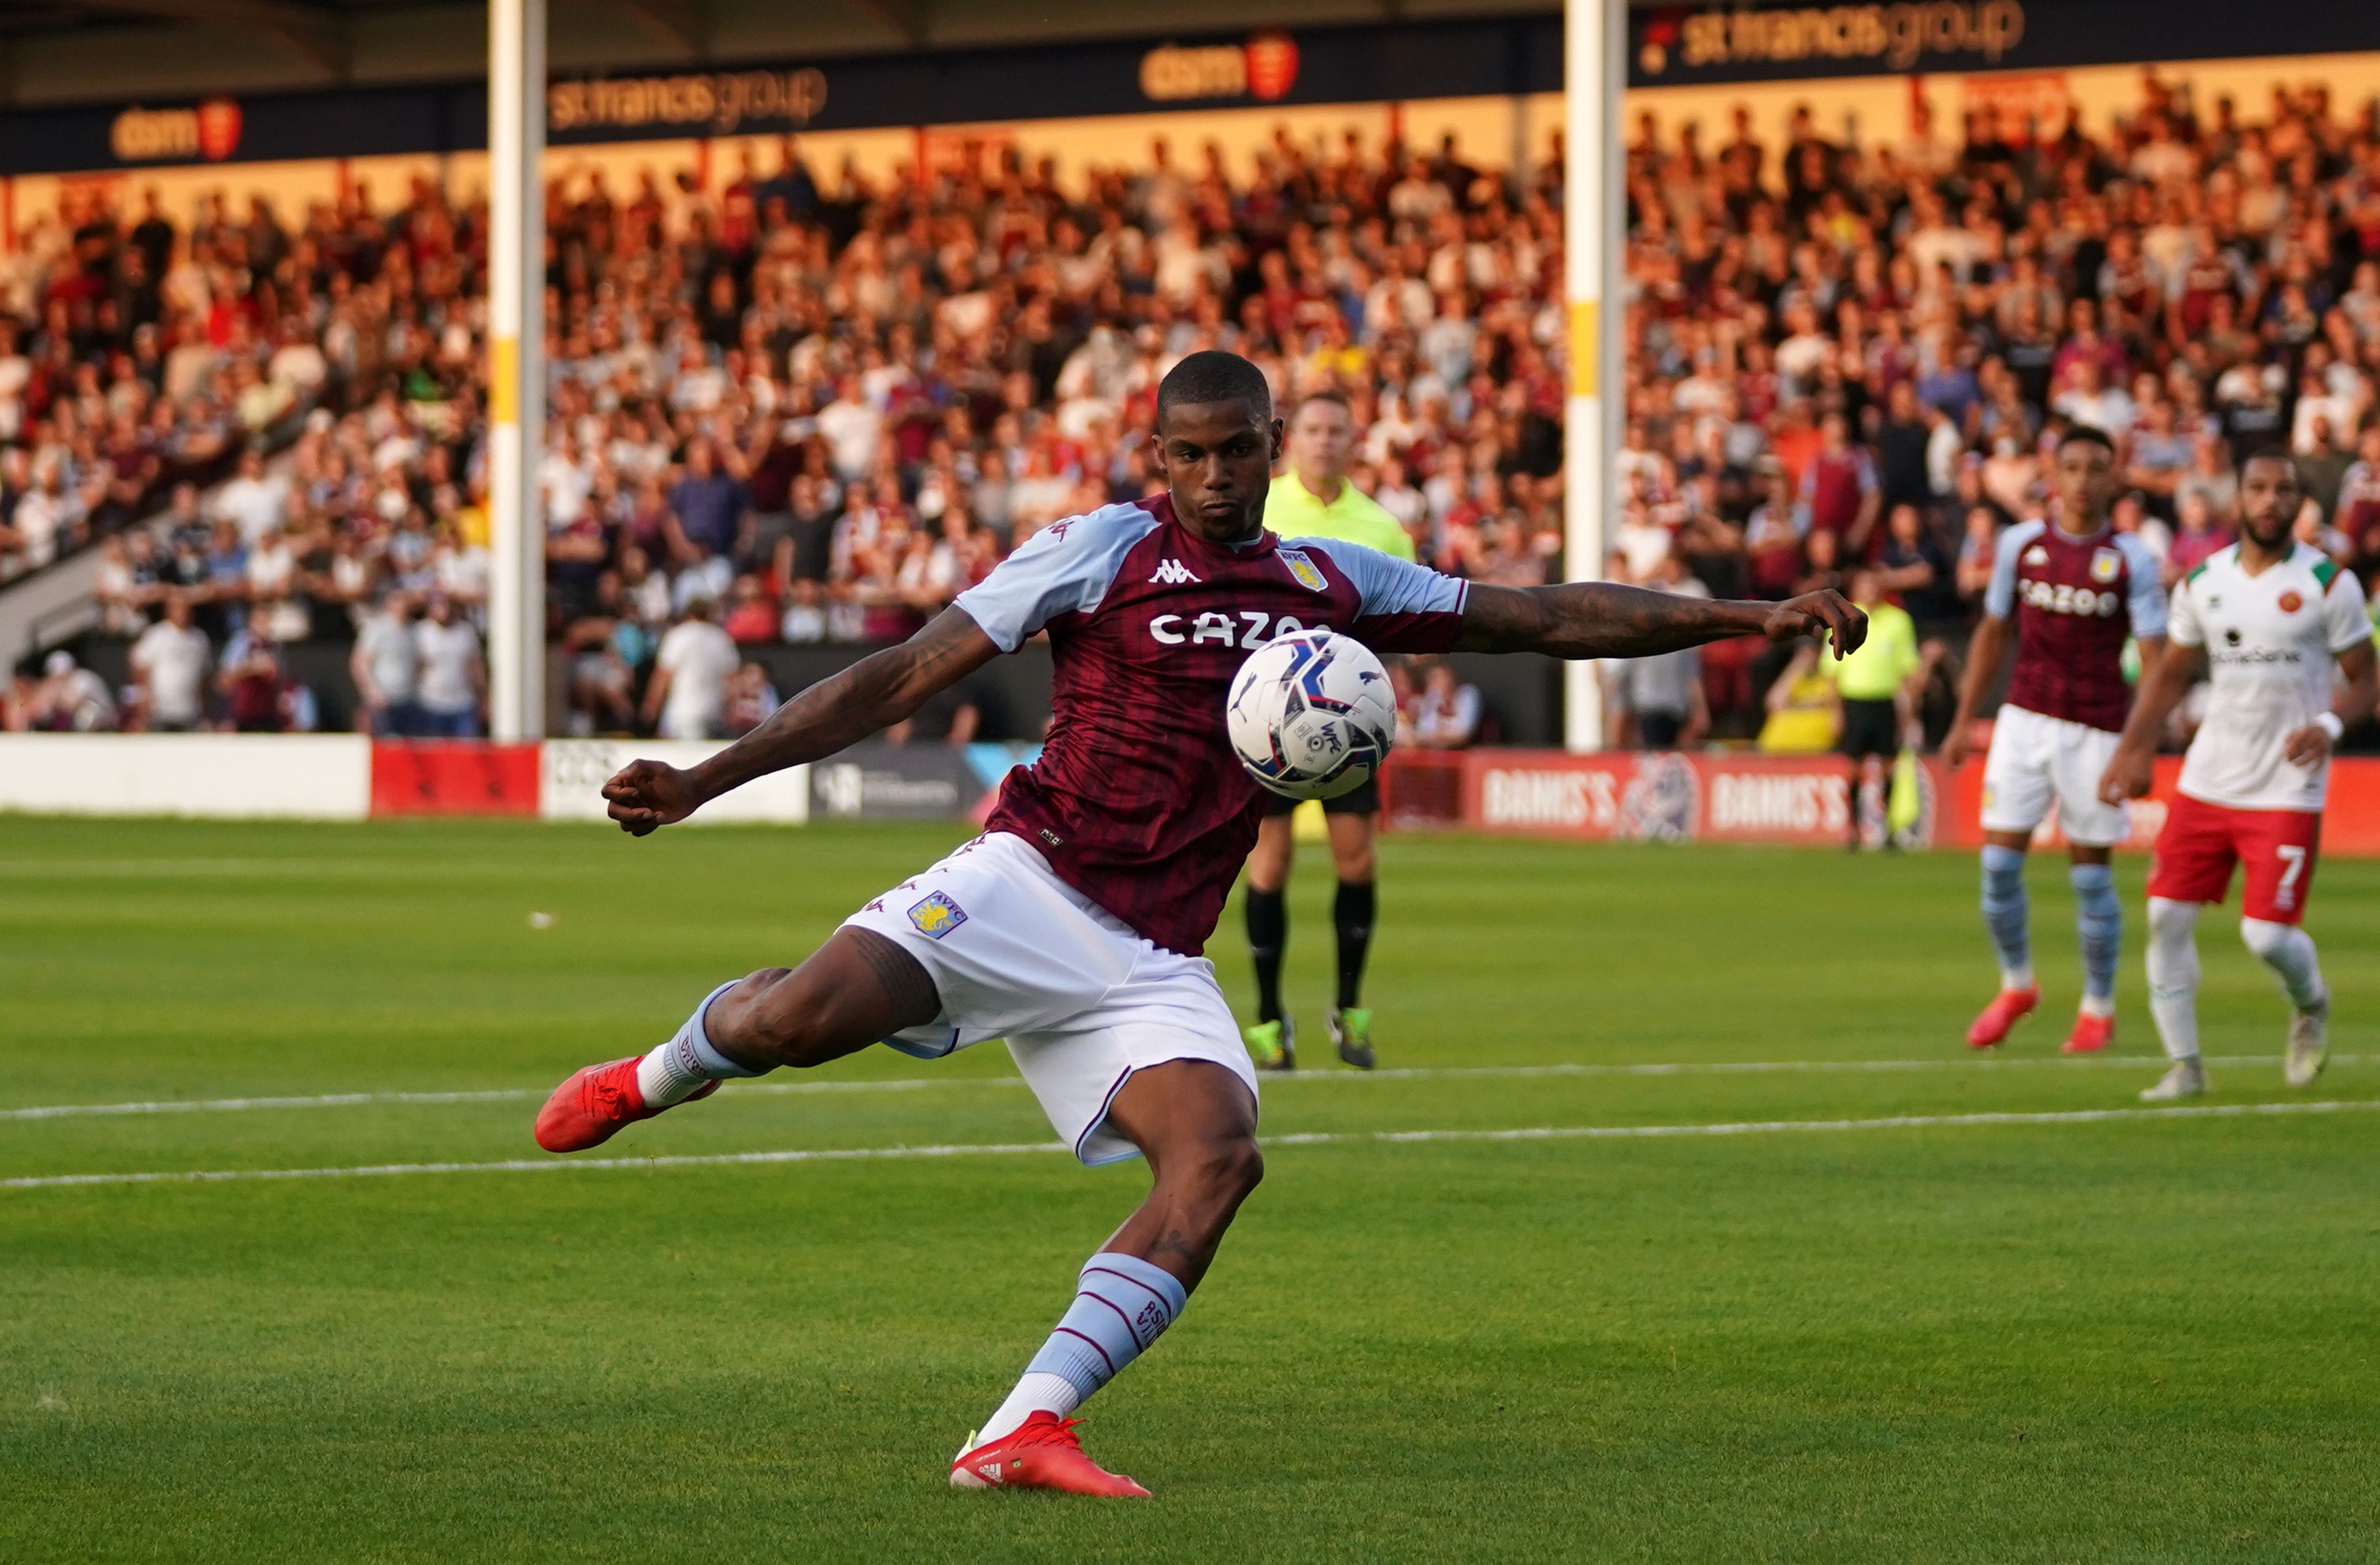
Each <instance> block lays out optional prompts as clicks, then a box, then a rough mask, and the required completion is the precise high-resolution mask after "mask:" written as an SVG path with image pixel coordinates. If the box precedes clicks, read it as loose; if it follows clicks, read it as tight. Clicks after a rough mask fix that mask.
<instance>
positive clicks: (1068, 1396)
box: [975, 1370, 1083, 1446]
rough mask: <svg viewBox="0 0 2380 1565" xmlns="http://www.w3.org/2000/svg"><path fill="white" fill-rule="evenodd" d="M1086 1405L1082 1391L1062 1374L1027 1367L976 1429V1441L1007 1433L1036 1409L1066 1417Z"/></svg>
mask: <svg viewBox="0 0 2380 1565" xmlns="http://www.w3.org/2000/svg"><path fill="white" fill-rule="evenodd" d="M1082 1405H1083V1393H1082V1392H1081V1391H1079V1390H1077V1389H1075V1383H1074V1382H1073V1381H1072V1380H1069V1379H1067V1378H1066V1377H1064V1376H1062V1375H1050V1374H1046V1373H1044V1372H1042V1371H1040V1370H1028V1371H1026V1376H1025V1378H1023V1379H1022V1380H1019V1381H1018V1382H1017V1383H1016V1389H1014V1390H1013V1391H1011V1392H1009V1393H1008V1400H1007V1401H1004V1402H1002V1403H1001V1404H1000V1406H999V1407H998V1408H997V1409H995V1410H994V1411H993V1413H992V1415H991V1420H990V1423H987V1424H986V1425H984V1426H983V1427H982V1428H980V1429H978V1430H977V1431H976V1437H975V1443H976V1444H977V1445H979V1446H988V1445H990V1444H991V1442H992V1441H994V1440H997V1439H999V1438H1002V1436H1004V1435H1009V1434H1013V1433H1014V1432H1015V1431H1016V1430H1018V1429H1020V1428H1022V1427H1023V1426H1024V1424H1025V1421H1026V1419H1028V1418H1030V1417H1032V1416H1033V1415H1034V1414H1035V1413H1056V1414H1057V1415H1058V1416H1059V1417H1061V1418H1063V1417H1065V1416H1066V1415H1067V1414H1068V1413H1072V1412H1074V1411H1075V1409H1076V1408H1078V1407H1080V1406H1082Z"/></svg>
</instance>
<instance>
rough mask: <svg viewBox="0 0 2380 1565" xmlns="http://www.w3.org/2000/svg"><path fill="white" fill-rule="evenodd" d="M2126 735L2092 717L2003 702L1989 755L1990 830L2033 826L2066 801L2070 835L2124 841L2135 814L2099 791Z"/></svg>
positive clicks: (2063, 809)
mask: <svg viewBox="0 0 2380 1565" xmlns="http://www.w3.org/2000/svg"><path fill="white" fill-rule="evenodd" d="M2117 738H2118V735H2116V734H2110V733H2108V732H2107V730H2106V729H2104V728H2093V727H2092V726H2091V725H2090V724H2088V723H2083V722H2067V721H2066V720H2065V719H2063V718H2056V717H2044V716H2043V715H2042V714H2041V713H2039V712H2036V711H2028V710H2025V709H2024V708H2022V707H2011V706H2006V705H2003V706H2002V707H2001V708H2000V711H1999V716H1998V718H1997V719H1995V720H1994V721H1993V723H1992V748H1991V753H1990V755H1988V756H1987V757H1985V760H1984V830H1985V831H2032V830H2033V829H2034V827H2036V826H2039V825H2040V824H2041V823H2042V821H2043V819H2046V817H2047V816H2048V814H2049V806H2050V802H2051V801H2052V800H2053V799H2054V800H2056V801H2057V804H2058V830H2059V831H2063V832H2065V833H2066V840H2067V841H2068V842H2070V843H2078V844H2080V845H2081V846H2083V847H2092V848H2104V847H2110V846H2113V845H2114V844H2115V843H2120V842H2122V841H2123V840H2124V835H2125V833H2126V831H2129V830H2130V823H2131V817H2130V815H2129V814H2128V812H2127V811H2126V810H2125V808H2124V807H2123V806H2121V805H2111V804H2107V803H2105V802H2103V801H2102V800H2101V799H2100V797H2099V778H2100V774H2101V773H2103V772H2105V771H2106V770H2107V762H2108V761H2110V760H2112V759H2114V758H2115V755H2116V741H2117Z"/></svg>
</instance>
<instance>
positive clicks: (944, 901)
mask: <svg viewBox="0 0 2380 1565" xmlns="http://www.w3.org/2000/svg"><path fill="white" fill-rule="evenodd" d="M909 922H910V923H912V924H915V925H916V926H917V932H918V933H919V934H921V935H930V936H932V937H933V938H934V939H935V940H941V938H942V937H943V936H944V935H947V934H949V933H950V932H951V931H952V930H953V929H955V928H958V927H959V926H960V925H962V924H964V923H965V922H966V910H965V908H963V907H961V906H960V905H959V904H957V903H954V902H953V901H952V900H951V899H950V898H948V897H946V896H944V895H943V894H942V893H941V892H935V893H934V894H933V895H931V896H929V897H928V898H927V899H926V900H925V901H923V902H921V903H919V904H917V906H915V907H913V908H911V909H910V910H909Z"/></svg>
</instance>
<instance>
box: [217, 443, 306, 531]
mask: <svg viewBox="0 0 2380 1565" xmlns="http://www.w3.org/2000/svg"><path fill="white" fill-rule="evenodd" d="M214 514H215V515H216V516H219V517H221V518H223V519H224V520H225V521H229V522H233V523H236V524H237V526H238V528H239V539H240V541H241V542H242V543H245V544H247V545H248V546H249V548H251V549H253V548H255V547H256V546H257V544H258V543H260V542H261V541H262V540H263V538H264V535H265V534H266V533H268V532H274V531H278V530H279V529H280V528H282V527H284V526H285V525H286V523H287V521H288V516H289V484H288V480H287V479H283V478H281V477H279V476H278V475H273V474H267V473H266V472H265V470H264V453H263V452H262V451H261V450H259V449H257V448H256V447H255V446H249V448H248V449H247V450H246V451H243V452H241V453H240V456H239V476H238V477H237V478H235V479H232V480H231V482H229V483H227V484H225V485H224V486H223V488H222V490H221V491H218V492H217V493H216V495H215V510H214Z"/></svg>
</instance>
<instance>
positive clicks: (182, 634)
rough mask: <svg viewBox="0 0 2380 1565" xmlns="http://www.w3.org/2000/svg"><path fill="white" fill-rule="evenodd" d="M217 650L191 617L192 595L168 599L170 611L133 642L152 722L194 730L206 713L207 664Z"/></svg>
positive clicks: (158, 727) (166, 730)
mask: <svg viewBox="0 0 2380 1565" xmlns="http://www.w3.org/2000/svg"><path fill="white" fill-rule="evenodd" d="M213 655H214V649H213V647H212V645H211V644H210V643H209V642H208V640H207V633H206V632H205V631H203V630H200V628H199V627H198V626H196V625H192V624H191V623H190V601H189V599H188V598H187V597H185V596H184V595H182V594H181V593H178V592H176V593H175V594H174V595H173V596H172V597H170V598H168V599H166V600H165V617H164V619H162V620H159V621H158V622H157V623H156V624H154V625H151V626H150V627H149V628H148V629H146V630H144V631H142V632H141V633H140V639H139V640H137V641H135V642H133V644H132V654H131V661H132V675H133V677H134V678H135V679H137V680H138V681H140V688H141V691H142V693H143V696H144V698H145V700H144V703H143V705H144V708H145V710H146V711H147V713H148V718H149V727H150V728H151V729H152V730H153V731H155V732H157V733H160V734H188V733H192V732H195V731H196V730H197V728H198V726H199V723H200V720H201V719H203V718H204V717H205V716H206V682H207V664H208V662H209V661H211V660H212V657H213Z"/></svg>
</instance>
